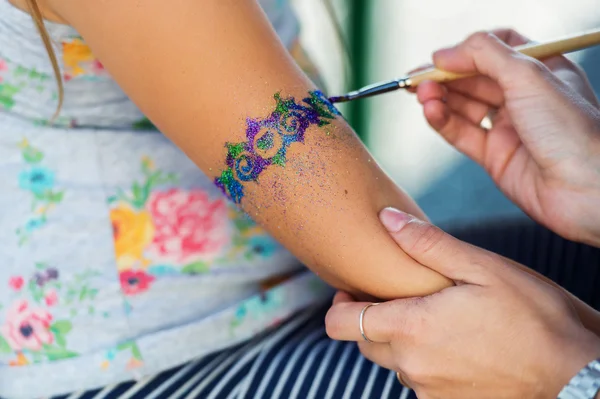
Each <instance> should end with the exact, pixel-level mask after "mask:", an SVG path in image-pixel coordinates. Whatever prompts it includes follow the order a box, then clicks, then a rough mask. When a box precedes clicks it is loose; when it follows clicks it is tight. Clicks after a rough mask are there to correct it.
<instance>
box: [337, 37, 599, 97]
mask: <svg viewBox="0 0 600 399" xmlns="http://www.w3.org/2000/svg"><path fill="white" fill-rule="evenodd" d="M597 44H600V29H594V30H591V31H587V32H583V33H579V34H576V35H572V36H568V37H564V38H562V39H558V40H553V41H549V42H545V43H528V44H525V45H522V46H518V47H515V50H517V51H518V52H520V53H522V54H525V55H527V56H529V57H532V58H535V59H538V60H543V59H545V58H549V57H552V56H555V55H559V54H565V53H570V52H573V51H577V50H581V49H584V48H586V47H591V46H594V45H597ZM469 76H473V74H458V73H453V72H447V71H442V70H440V69H436V68H430V69H425V70H422V71H418V72H415V73H413V74H410V75H408V76H405V77H403V78H398V79H393V80H388V81H386V82H380V83H375V84H372V85H369V86H365V87H363V88H361V89H359V90H355V91H351V92H350V93H347V94H344V95H341V96H334V97H330V98H329V101H331V102H332V103H341V102H346V101H352V100H356V99H359V98H365V97H371V96H376V95H379V94H383V93H388V92H390V91H394V90H398V89H408V88H411V87H417V86H418V85H419V84H421V83H422V82H424V81H426V80H433V81H435V82H449V81H451V80H457V79H462V78H466V77H469Z"/></svg>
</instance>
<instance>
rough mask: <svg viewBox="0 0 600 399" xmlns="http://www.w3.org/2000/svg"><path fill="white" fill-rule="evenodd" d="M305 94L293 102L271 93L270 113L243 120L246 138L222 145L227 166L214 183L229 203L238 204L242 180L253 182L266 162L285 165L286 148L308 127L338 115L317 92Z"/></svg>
mask: <svg viewBox="0 0 600 399" xmlns="http://www.w3.org/2000/svg"><path fill="white" fill-rule="evenodd" d="M308 94H309V97H306V98H304V99H303V100H302V102H296V100H295V99H294V97H288V98H282V97H281V95H280V93H275V95H274V98H275V102H276V105H275V110H274V111H273V112H272V113H271V115H269V116H268V117H267V118H264V119H252V118H248V119H247V120H246V138H247V141H244V142H241V143H226V144H225V147H226V148H227V158H226V161H225V163H226V165H227V168H226V169H224V170H223V171H222V172H221V175H220V176H218V177H217V178H215V184H216V185H217V187H219V188H220V189H221V191H223V193H224V194H225V195H227V197H229V198H230V199H231V200H232V201H233V202H235V203H236V204H239V203H241V201H242V198H243V197H244V185H243V183H244V182H250V181H254V182H257V181H258V177H259V175H260V174H261V173H262V172H263V171H264V170H265V169H266V168H267V167H268V166H270V165H279V166H285V163H286V160H287V149H288V148H289V146H290V145H292V143H304V134H305V132H306V129H308V128H309V126H311V125H316V126H319V127H321V126H325V125H328V124H329V123H330V120H332V119H335V117H336V116H340V115H341V113H340V112H339V111H338V110H337V109H336V108H335V107H334V106H333V104H332V103H331V102H330V101H329V100H328V99H327V97H325V95H324V94H323V93H322V92H321V91H319V90H315V91H310V92H309V93H308ZM276 146H279V148H275V147H276Z"/></svg>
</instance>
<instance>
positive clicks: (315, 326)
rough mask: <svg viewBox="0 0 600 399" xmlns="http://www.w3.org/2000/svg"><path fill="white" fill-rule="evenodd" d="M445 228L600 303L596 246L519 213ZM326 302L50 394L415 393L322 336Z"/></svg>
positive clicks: (339, 397) (350, 346)
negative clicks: (212, 348)
mask: <svg viewBox="0 0 600 399" xmlns="http://www.w3.org/2000/svg"><path fill="white" fill-rule="evenodd" d="M453 233H454V235H455V236H456V237H458V238H460V239H463V240H465V241H468V242H471V243H473V244H475V245H478V246H481V247H484V248H487V249H489V250H492V251H494V252H497V253H500V254H502V255H505V256H508V257H510V258H512V259H515V260H517V261H518V262H521V263H523V264H526V265H527V266H529V267H532V268H534V269H536V270H538V271H540V272H541V273H543V274H545V275H547V276H548V277H550V278H552V279H554V280H555V281H557V282H558V283H559V284H561V285H563V286H565V287H566V288H568V289H569V290H570V291H571V292H573V293H574V294H575V295H577V296H579V297H580V298H581V299H582V300H584V301H585V302H587V303H589V304H592V306H594V307H596V308H597V309H598V308H599V307H600V289H598V287H600V250H599V249H597V248H592V247H589V246H585V245H581V244H576V243H572V242H569V241H566V240H564V239H562V238H560V237H558V236H557V235H555V234H553V233H551V232H550V231H548V230H546V229H544V228H542V227H540V226H537V225H534V224H533V223H532V222H530V221H527V220H518V221H504V222H502V223H501V224H498V223H496V224H493V223H485V222H481V223H480V224H479V225H477V226H472V225H471V226H469V227H465V228H459V229H454V230H453ZM594 287H595V288H594ZM326 310H327V307H325V308H320V309H318V308H313V309H309V310H307V311H305V312H303V313H301V314H299V315H296V317H294V318H292V319H291V320H290V321H288V322H287V323H285V324H283V325H281V326H280V327H279V328H277V329H275V330H273V331H270V332H268V333H265V334H263V335H262V336H259V337H257V338H255V339H253V340H252V341H249V342H246V343H244V344H242V345H239V346H236V347H234V348H231V349H228V350H225V351H223V352H219V353H216V354H213V355H211V356H208V357H206V358H203V359H200V360H197V361H194V362H191V363H188V364H185V365H183V366H180V367H177V368H175V369H172V370H169V371H167V372H164V373H162V374H159V375H157V376H153V377H150V378H147V379H144V380H142V381H139V382H129V383H124V384H120V385H116V386H108V387H105V388H103V389H97V390H93V391H88V392H80V393H74V394H72V395H67V396H61V397H60V398H54V399H67V398H68V399H104V398H111V399H112V398H122V399H138V398H139V399H142V398H144V399H162V398H169V399H170V398H173V399H180V398H181V399H183V398H185V399H188V398H202V399H221V398H223V399H246V398H248V399H263V398H264V399H268V398H274V399H280V398H281V399H370V398H377V399H380V398H384V399H387V398H394V399H398V398H400V399H406V398H415V397H416V396H415V394H414V392H411V391H409V390H408V389H404V388H403V387H402V386H401V385H400V384H399V383H398V381H397V380H396V376H395V374H394V373H393V372H390V371H388V370H385V369H382V368H381V367H379V366H377V365H375V364H373V363H371V362H370V361H368V360H366V359H365V358H363V357H362V356H361V355H360V353H359V351H358V349H357V346H356V345H355V344H354V343H348V342H336V341H332V340H330V339H329V338H328V337H327V335H326V333H325V328H324V325H323V320H324V315H325V312H326ZM357 323H358V316H357Z"/></svg>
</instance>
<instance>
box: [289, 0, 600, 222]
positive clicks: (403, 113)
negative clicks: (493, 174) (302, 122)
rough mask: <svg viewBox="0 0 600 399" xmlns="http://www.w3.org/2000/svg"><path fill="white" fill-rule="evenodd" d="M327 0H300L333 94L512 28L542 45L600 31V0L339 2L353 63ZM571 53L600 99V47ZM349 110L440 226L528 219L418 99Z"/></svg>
mask: <svg viewBox="0 0 600 399" xmlns="http://www.w3.org/2000/svg"><path fill="white" fill-rule="evenodd" d="M325 1H326V0H294V7H295V8H296V11H297V13H298V15H299V18H300V20H301V24H302V36H301V37H302V41H303V44H304V46H305V47H306V49H307V51H308V52H309V55H310V56H311V58H312V59H313V60H314V62H315V63H316V64H317V65H318V67H319V68H320V70H321V72H322V74H323V77H324V80H325V84H326V86H327V87H326V89H327V92H328V93H329V94H331V95H333V94H338V93H341V92H343V91H346V90H348V89H350V88H351V89H354V88H358V87H360V86H362V85H365V84H368V83H373V82H376V81H379V80H386V79H390V78H395V77H399V76H402V75H404V74H405V73H406V72H407V71H409V70H411V69H413V68H415V67H417V66H419V65H422V64H424V63H427V62H429V61H430V60H431V53H432V52H433V51H434V50H436V49H439V48H441V47H444V46H448V45H452V44H454V43H456V42H458V41H461V40H462V39H464V38H465V37H466V36H468V35H469V34H470V33H472V32H475V31H477V30H488V29H493V28H497V27H511V28H515V29H517V30H518V31H520V32H521V33H523V34H525V35H526V36H529V37H531V38H532V39H535V40H540V41H541V40H546V39H553V38H556V37H559V36H562V35H566V34H570V33H575V32H578V31H581V30H585V29H590V28H593V27H598V26H600V1H599V0H502V1H489V0H452V1H449V0H339V1H337V0H331V3H332V5H333V8H334V11H335V18H336V20H337V21H338V23H339V25H340V27H341V28H342V31H343V38H344V41H345V42H346V52H348V53H349V55H350V58H351V61H350V62H349V63H348V62H347V61H346V58H345V55H344V53H345V51H343V50H342V49H343V46H341V44H340V41H339V40H338V39H337V36H336V31H335V29H334V25H333V24H332V21H331V18H330V15H329V13H328V12H327V8H326V5H327V4H326V3H325ZM569 57H570V58H571V59H573V60H574V61H576V62H578V63H579V64H580V65H581V66H582V67H583V68H584V69H585V70H586V72H587V73H588V75H589V77H590V80H591V82H592V84H593V85H594V87H595V89H596V93H598V92H599V91H600V48H595V49H591V50H586V51H582V52H579V53H575V54H573V55H571V56H569ZM347 64H349V65H347ZM348 70H351V72H352V73H348ZM342 111H343V112H344V115H345V116H346V117H347V119H348V120H349V122H350V123H351V124H352V126H353V127H354V129H355V130H356V131H357V133H358V134H359V135H360V136H361V138H362V139H363V141H364V142H365V143H366V144H367V146H368V147H369V149H370V150H371V152H372V153H373V155H374V156H375V158H376V159H377V160H378V161H379V162H380V163H381V164H382V165H383V167H384V168H385V170H386V171H387V172H388V173H389V174H390V175H391V176H392V177H393V179H394V180H395V181H396V182H398V183H399V184H400V185H401V186H402V187H403V188H404V189H405V190H407V191H408V192H409V194H410V195H411V196H412V197H413V198H415V199H416V200H417V202H418V203H419V204H420V205H421V207H423V209H424V210H425V212H426V213H427V214H428V215H429V216H430V217H431V218H432V220H433V221H434V222H436V223H439V224H442V225H444V224H448V223H456V222H469V221H473V220H482V219H485V218H497V217H525V216H524V215H522V214H521V212H520V211H519V210H518V209H517V208H516V207H515V206H513V205H512V204H511V203H510V202H509V201H508V200H507V199H506V198H505V197H504V196H503V195H502V193H500V192H499V191H498V190H497V188H496V187H495V185H494V183H493V182H492V181H491V180H490V179H489V177H488V176H487V175H486V173H485V172H484V171H483V170H482V169H481V168H479V166H477V165H475V164H474V163H473V162H471V161H470V160H468V159H466V158H465V157H464V156H462V155H461V154H459V153H457V152H456V151H455V150H453V149H452V148H451V147H450V146H449V145H448V144H446V143H445V142H444V141H443V140H442V139H440V138H439V136H437V134H436V133H435V132H434V131H432V130H431V128H429V126H428V125H427V123H426V121H425V119H424V117H423V116H422V112H421V108H420V107H419V106H418V104H417V102H416V99H415V98H414V97H413V96H412V95H410V94H408V93H405V92H396V93H393V94H386V95H383V96H379V97H375V98H372V99H365V100H360V101H356V102H354V103H351V104H349V105H343V109H342Z"/></svg>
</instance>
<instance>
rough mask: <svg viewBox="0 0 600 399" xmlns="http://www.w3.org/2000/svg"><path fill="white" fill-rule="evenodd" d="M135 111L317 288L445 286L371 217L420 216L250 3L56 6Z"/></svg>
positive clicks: (402, 291) (396, 292) (384, 294)
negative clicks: (317, 282) (311, 276)
mask: <svg viewBox="0 0 600 399" xmlns="http://www.w3.org/2000/svg"><path fill="white" fill-rule="evenodd" d="M51 3H52V4H53V5H54V7H56V10H57V13H58V14H59V15H61V16H62V17H63V18H64V19H65V20H67V21H68V22H69V23H70V24H72V25H74V26H75V27H76V28H77V29H78V31H80V33H81V34H82V35H83V37H84V38H85V40H86V42H87V43H88V44H89V45H90V47H91V48H92V50H93V51H94V53H95V55H96V56H97V57H98V58H99V59H100V60H102V62H103V64H104V66H105V67H106V69H107V70H108V71H109V72H110V73H111V74H112V76H113V77H114V78H115V79H116V80H117V82H118V83H119V84H120V85H121V87H122V88H123V89H124V90H125V91H126V92H127V94H128V95H129V96H130V97H131V98H132V99H133V100H134V101H135V102H136V104H137V105H138V106H139V107H140V108H141V109H142V111H143V112H144V113H145V114H146V115H148V117H149V118H150V119H151V120H152V121H153V122H154V123H155V124H156V126H157V127H159V129H160V130H161V131H162V132H163V133H164V134H165V135H167V136H168V137H169V138H170V139H171V140H172V141H173V142H174V143H175V144H176V145H177V146H178V147H179V148H181V149H182V150H183V151H184V152H185V153H186V154H187V155H188V156H189V157H190V158H191V159H192V160H193V161H194V162H195V163H196V164H197V165H198V166H199V167H200V168H201V169H202V170H203V171H204V172H205V173H206V174H207V175H209V176H211V177H212V178H214V179H215V183H216V184H217V185H218V186H219V187H220V188H221V189H222V190H223V192H224V193H225V194H226V195H228V196H229V197H230V198H231V199H232V200H233V201H234V202H236V203H238V205H239V206H240V207H242V208H243V209H244V210H246V212H248V213H249V214H250V215H251V216H252V217H253V218H254V219H255V220H257V221H258V222H259V223H260V224H261V225H262V226H264V227H265V228H266V229H267V230H268V231H269V232H270V233H271V234H272V235H273V236H274V237H276V238H277V239H278V240H279V241H280V242H281V243H282V244H284V245H285V246H286V247H287V248H288V249H289V250H290V251H291V252H293V253H294V254H295V255H296V256H297V257H298V258H299V259H300V260H302V261H303V262H304V263H305V264H306V265H307V266H308V267H310V268H311V269H312V270H313V271H315V273H317V274H319V275H320V276H321V277H323V278H324V279H325V280H327V281H329V282H331V283H332V284H334V285H338V286H340V287H344V288H346V287H351V289H352V291H354V292H366V293H368V294H370V295H373V296H377V297H380V298H397V297H401V296H414V295H424V294H428V293H432V292H435V291H437V290H439V289H441V288H443V287H445V286H447V285H449V284H450V282H449V281H448V280H447V279H446V278H444V277H442V276H440V275H439V274H437V273H435V272H433V271H431V270H430V269H428V268H426V267H424V266H422V265H420V264H418V263H417V262H415V261H414V260H413V259H411V258H410V257H408V256H407V255H406V254H405V253H404V252H403V251H402V250H401V249H400V248H398V246H397V245H396V244H395V243H394V242H393V240H392V239H391V238H390V237H389V236H388V234H387V232H386V231H385V229H384V228H383V227H382V226H381V224H380V223H379V220H378V217H377V215H378V212H379V211H380V210H381V209H382V208H384V207H386V206H394V207H397V208H399V209H403V210H405V211H407V212H411V213H414V214H416V215H418V216H420V217H423V215H422V213H421V212H420V210H419V209H418V208H417V207H416V205H415V204H414V203H413V202H412V201H411V200H410V199H409V198H408V197H407V196H406V195H405V194H404V193H402V192H401V191H400V190H399V189H398V188H397V187H396V186H395V185H394V184H393V183H392V182H391V181H390V179H389V178H388V177H387V176H386V175H385V174H384V173H383V172H382V170H381V169H380V168H379V166H378V165H377V163H376V162H375V161H374V160H373V159H372V158H371V156H370V155H369V153H368V152H367V151H366V149H365V148H364V146H363V145H362V144H361V143H360V141H359V140H358V138H357V137H356V136H355V135H354V133H353V132H352V130H351V129H350V127H349V126H348V125H347V124H346V123H345V122H344V120H343V118H342V117H341V116H340V115H337V114H336V111H335V109H334V108H333V107H332V106H331V104H329V103H328V102H327V101H326V100H325V98H324V96H323V95H321V94H319V93H317V92H315V91H314V86H313V85H312V84H311V82H309V81H308V80H307V79H306V77H305V76H304V75H303V74H302V73H301V72H300V71H299V70H298V68H297V67H296V66H295V64H294V63H293V61H292V60H291V59H290V57H289V55H288V54H287V52H286V50H285V49H284V48H283V46H282V45H281V43H280V42H279V41H278V39H277V37H276V35H275V34H274V32H273V30H272V29H271V27H270V26H269V23H268V21H267V20H266V18H265V15H264V13H263V12H262V11H261V9H260V7H259V6H258V4H257V3H256V2H253V1H243V2H239V1H223V0H207V1H202V2H198V1H196V0H177V1H172V2H165V1H164V0H145V1H143V2H137V1H123V0H106V1H103V2H100V3H99V2H97V1H95V0H60V1H59V0H51Z"/></svg>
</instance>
